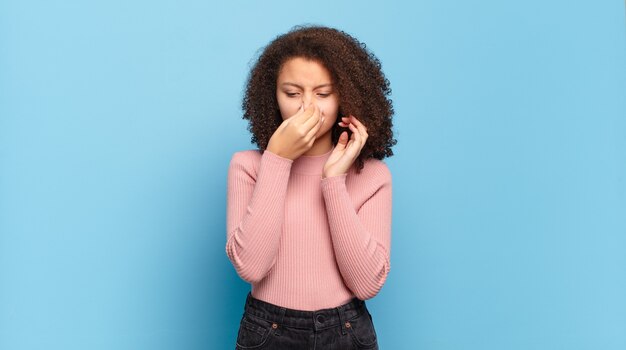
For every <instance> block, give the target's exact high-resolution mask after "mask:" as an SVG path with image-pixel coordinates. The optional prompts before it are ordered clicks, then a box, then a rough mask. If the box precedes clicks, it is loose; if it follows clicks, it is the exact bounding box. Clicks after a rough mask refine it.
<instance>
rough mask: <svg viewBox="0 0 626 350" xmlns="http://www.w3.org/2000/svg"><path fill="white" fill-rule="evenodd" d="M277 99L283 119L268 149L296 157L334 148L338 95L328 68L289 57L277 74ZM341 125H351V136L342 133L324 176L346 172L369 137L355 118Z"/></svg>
mask: <svg viewBox="0 0 626 350" xmlns="http://www.w3.org/2000/svg"><path fill="white" fill-rule="evenodd" d="M276 99H277V101H278V107H279V109H280V113H281V116H282V118H283V122H282V123H281V125H280V126H279V127H278V128H277V129H276V131H275V132H274V134H273V135H272V137H271V138H270V141H269V143H268V147H267V150H269V151H270V152H272V153H274V154H277V155H279V156H282V157H285V158H289V159H292V160H293V159H296V158H298V157H300V156H301V155H305V156H315V155H321V154H324V153H326V152H329V151H330V150H331V149H332V148H333V144H332V139H331V137H332V135H331V128H332V124H333V123H335V122H337V119H338V118H339V116H338V111H339V96H338V93H337V92H336V90H334V89H333V82H332V77H331V74H330V72H329V71H328V69H326V67H324V66H323V65H322V64H320V63H319V62H317V61H314V60H309V59H306V58H302V57H295V58H292V59H289V60H287V61H286V62H285V63H284V64H283V65H282V67H281V69H280V72H279V74H278V79H277V83H276ZM338 124H339V126H342V127H348V128H349V129H350V130H351V131H352V136H351V137H350V138H349V139H348V133H347V132H346V131H344V132H342V133H341V135H340V137H339V140H338V142H337V145H336V146H335V148H334V149H333V152H332V153H331V155H330V157H329V158H328V160H327V162H326V164H325V165H324V170H323V173H322V178H326V177H330V176H338V175H341V174H345V173H347V171H348V169H349V168H350V166H351V165H352V164H353V163H354V161H355V160H356V158H357V157H358V155H359V153H360V152H361V149H363V146H364V145H365V142H366V140H367V129H366V127H365V126H364V125H363V124H362V123H361V122H360V121H359V120H358V119H357V118H356V117H354V116H349V117H343V118H341V121H339V123H338Z"/></svg>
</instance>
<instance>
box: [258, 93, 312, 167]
mask: <svg viewBox="0 0 626 350" xmlns="http://www.w3.org/2000/svg"><path fill="white" fill-rule="evenodd" d="M323 124H324V116H322V113H321V112H320V109H319V108H318V106H317V105H316V104H315V103H311V104H309V106H308V107H306V108H304V104H303V105H302V106H301V107H300V109H299V110H298V112H296V114H294V115H293V116H291V117H289V118H287V119H285V120H284V121H283V122H282V123H281V124H280V126H279V127H278V128H277V129H276V131H274V133H273V134H272V137H271V138H270V141H269V143H268V145H267V150H268V151H270V152H272V153H274V154H276V155H278V156H281V157H284V158H289V159H292V160H293V159H296V158H298V157H300V155H302V154H303V153H305V152H306V151H308V150H309V149H310V148H311V147H312V146H313V143H315V137H316V135H317V132H318V131H319V129H320V128H321V127H322V125H323Z"/></svg>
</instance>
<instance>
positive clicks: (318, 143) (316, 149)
mask: <svg viewBox="0 0 626 350" xmlns="http://www.w3.org/2000/svg"><path fill="white" fill-rule="evenodd" d="M332 148H333V142H332V139H331V135H330V132H327V133H326V134H325V135H323V136H322V137H321V138H319V139H317V140H315V142H314V143H313V146H311V148H309V150H308V151H306V152H305V153H303V154H302V155H303V156H319V155H322V154H326V153H328V152H329V151H330V150H331V149H332Z"/></svg>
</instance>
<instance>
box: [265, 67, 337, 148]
mask: <svg viewBox="0 0 626 350" xmlns="http://www.w3.org/2000/svg"><path fill="white" fill-rule="evenodd" d="M276 99H277V100H278V107H279V109H280V114H281V116H282V118H283V120H285V119H287V118H290V117H292V116H293V115H294V114H296V113H297V112H298V109H300V105H302V103H303V102H304V106H305V107H306V106H308V105H309V104H310V103H315V104H317V106H318V107H319V109H320V111H321V114H322V115H323V116H325V119H324V125H322V127H321V128H320V130H319V131H318V133H317V136H318V137H319V136H321V135H323V134H325V133H326V132H328V131H329V130H330V129H331V128H332V126H333V124H335V123H336V120H337V114H338V113H339V96H338V93H337V92H336V91H335V89H334V86H333V81H332V77H331V75H330V72H329V71H328V69H326V67H324V66H323V65H322V64H320V63H318V62H316V61H312V60H308V59H305V58H302V57H296V58H292V59H289V60H287V61H286V62H285V63H283V66H282V67H281V69H280V72H279V73H278V80H277V83H276Z"/></svg>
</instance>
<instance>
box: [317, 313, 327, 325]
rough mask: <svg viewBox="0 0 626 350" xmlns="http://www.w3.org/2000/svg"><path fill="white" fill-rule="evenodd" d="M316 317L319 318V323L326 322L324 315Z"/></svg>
mask: <svg viewBox="0 0 626 350" xmlns="http://www.w3.org/2000/svg"><path fill="white" fill-rule="evenodd" d="M316 319H317V322H319V323H324V320H325V319H324V315H317V318H316Z"/></svg>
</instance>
